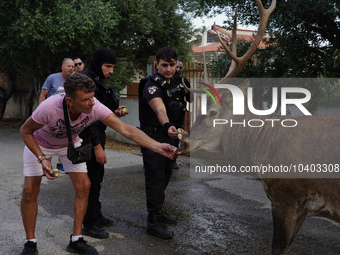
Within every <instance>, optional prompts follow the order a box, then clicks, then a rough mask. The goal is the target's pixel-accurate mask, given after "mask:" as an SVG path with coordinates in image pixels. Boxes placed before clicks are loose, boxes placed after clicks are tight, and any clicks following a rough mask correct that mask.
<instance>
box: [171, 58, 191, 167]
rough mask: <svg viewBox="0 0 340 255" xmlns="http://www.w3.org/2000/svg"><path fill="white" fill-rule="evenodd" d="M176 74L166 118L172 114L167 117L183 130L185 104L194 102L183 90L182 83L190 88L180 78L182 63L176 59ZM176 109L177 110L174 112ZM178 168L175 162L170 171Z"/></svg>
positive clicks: (183, 78)
mask: <svg viewBox="0 0 340 255" xmlns="http://www.w3.org/2000/svg"><path fill="white" fill-rule="evenodd" d="M176 71H177V72H176V73H175V74H174V76H173V79H174V82H175V84H176V86H175V87H174V88H172V89H171V91H170V92H171V94H172V98H173V99H174V101H172V102H171V103H170V104H169V105H168V108H169V110H170V111H169V113H168V116H169V115H171V114H173V115H174V116H169V117H170V118H171V119H173V122H172V123H174V124H175V126H176V128H182V129H183V124H184V115H185V112H186V111H187V109H186V104H187V102H189V103H191V102H192V101H193V100H194V97H193V95H192V93H190V92H188V91H186V90H185V89H184V86H183V83H185V85H186V86H187V87H188V88H190V83H189V81H188V80H187V79H186V78H185V77H183V76H182V71H183V61H182V60H180V59H177V68H176ZM176 109H177V110H176ZM186 133H187V132H186V131H185V130H183V135H185V134H186ZM178 144H179V140H178V139H176V140H175V143H174V144H173V145H174V146H176V147H178ZM178 168H179V166H178V164H177V162H176V159H175V161H174V162H173V164H172V169H178Z"/></svg>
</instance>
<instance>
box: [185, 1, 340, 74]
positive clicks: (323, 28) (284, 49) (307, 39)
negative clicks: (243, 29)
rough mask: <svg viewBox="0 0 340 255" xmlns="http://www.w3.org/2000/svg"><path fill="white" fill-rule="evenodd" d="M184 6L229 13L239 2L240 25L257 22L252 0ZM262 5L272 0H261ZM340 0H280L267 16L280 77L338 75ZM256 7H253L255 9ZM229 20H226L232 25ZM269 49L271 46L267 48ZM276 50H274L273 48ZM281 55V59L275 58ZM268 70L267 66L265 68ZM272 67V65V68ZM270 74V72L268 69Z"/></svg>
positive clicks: (190, 3)
mask: <svg viewBox="0 0 340 255" xmlns="http://www.w3.org/2000/svg"><path fill="white" fill-rule="evenodd" d="M183 2H184V3H183V4H184V6H185V8H187V10H190V11H193V12H194V13H195V14H196V15H201V14H202V13H203V14H207V15H209V14H211V13H212V11H214V12H215V13H225V14H226V17H232V16H233V15H234V14H233V10H235V7H236V4H239V11H238V17H239V21H240V23H241V24H243V25H257V24H258V22H259V15H258V12H257V6H256V1H253V0H251V1H250V0H229V1H225V0H207V1H203V0H194V1H185V0H183ZM262 2H263V4H264V5H265V7H268V6H269V5H270V4H271V1H262ZM339 8H340V2H339V1H330V0H317V1H316V0H296V1H287V0H282V1H278V2H277V7H276V9H275V11H274V13H273V14H272V15H271V17H270V19H269V23H268V25H267V30H268V32H270V33H271V34H272V35H273V36H275V38H274V39H275V44H276V51H279V52H281V54H278V55H274V54H272V58H273V59H274V61H273V62H274V63H275V62H276V63H277V64H280V63H281V65H283V66H284V67H285V69H282V66H279V65H277V66H276V67H277V68H278V69H280V70H281V73H278V72H277V70H275V74H273V75H280V76H281V77H318V76H327V77H339V75H340V67H339V66H336V65H335V63H334V60H335V59H334V54H335V51H336V49H339V48H340V40H339V37H340V9H339ZM255 10H256V11H255ZM231 22H232V20H231V19H229V20H226V23H225V24H226V26H227V27H229V28H231V27H232V26H231ZM267 50H268V51H269V50H272V48H269V49H267ZM276 53H277V52H276ZM276 57H277V58H279V59H280V63H279V62H278V61H276V60H275V58H276ZM268 70H270V69H268ZM272 70H274V69H272ZM267 75H269V76H271V73H267Z"/></svg>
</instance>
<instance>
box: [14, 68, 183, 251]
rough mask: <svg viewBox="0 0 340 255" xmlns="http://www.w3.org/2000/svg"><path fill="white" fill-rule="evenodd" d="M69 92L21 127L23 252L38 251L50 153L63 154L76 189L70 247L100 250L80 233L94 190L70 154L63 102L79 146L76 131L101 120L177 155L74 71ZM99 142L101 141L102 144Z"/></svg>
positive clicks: (140, 141) (40, 108)
mask: <svg viewBox="0 0 340 255" xmlns="http://www.w3.org/2000/svg"><path fill="white" fill-rule="evenodd" d="M64 88H65V92H66V96H65V95H64V94H59V95H55V96H51V97H49V98H48V99H46V100H45V101H43V102H42V103H41V104H40V105H39V106H38V108H37V109H36V110H35V111H34V112H33V114H32V116H31V117H30V118H28V120H27V121H26V122H25V124H24V125H23V126H22V127H21V129H20V134H21V136H22V138H23V140H24V142H25V144H26V146H25V149H24V176H25V182H24V188H23V193H22V200H21V214H22V219H23V224H24V228H25V232H26V239H27V240H26V243H25V247H24V250H23V252H22V254H23V255H25V254H38V250H37V243H36V239H35V225H36V217H37V213H38V202H37V197H38V194H39V188H40V183H41V180H42V176H43V174H45V175H46V177H47V178H48V179H55V178H56V177H54V176H53V171H52V167H51V162H50V161H49V160H48V157H51V156H59V157H60V159H61V161H62V163H63V164H64V167H65V170H66V172H67V173H68V175H69V176H70V178H71V181H72V184H73V187H74V190H75V199H74V207H73V208H74V223H73V233H72V234H71V236H70V243H69V245H68V246H67V248H66V250H67V251H69V252H75V253H80V254H98V252H97V250H96V249H95V248H94V247H92V246H90V245H88V244H87V243H86V242H85V241H84V239H83V237H82V235H81V231H82V222H83V218H84V215H85V212H86V208H87V199H88V194H89V189H90V185H91V183H90V181H89V179H88V175H87V170H86V164H85V163H79V164H72V162H71V161H70V160H69V159H68V158H67V146H68V138H67V132H66V126H65V119H64V113H63V100H64V97H65V100H66V103H67V105H68V113H69V121H70V126H71V134H72V140H73V142H74V144H75V147H77V146H80V145H81V139H80V138H79V136H78V134H79V133H80V132H81V131H83V130H84V129H85V128H86V127H87V126H89V125H91V124H92V123H93V122H95V121H97V120H100V121H102V122H103V123H104V124H105V125H107V126H108V127H110V128H112V129H114V130H116V131H117V132H119V133H121V134H122V135H123V136H125V137H126V138H128V139H131V140H133V141H134V142H136V143H138V144H140V145H141V146H143V147H146V148H148V149H150V150H152V151H155V152H157V153H160V154H162V155H164V156H166V157H168V158H170V159H174V158H176V156H177V155H176V153H175V152H174V151H175V150H176V148H175V147H174V146H172V145H170V144H165V143H159V142H157V141H155V140H153V139H151V138H149V137H148V136H147V135H145V134H144V133H143V132H142V131H140V130H139V129H137V128H135V127H133V126H130V125H126V124H124V123H123V122H122V121H120V120H119V119H118V118H117V117H115V115H114V114H113V113H112V111H111V110H109V109H108V108H107V107H106V106H104V105H103V104H101V103H100V102H99V101H98V100H97V99H96V98H95V97H94V96H93V95H94V90H95V84H94V82H93V81H92V80H91V79H90V78H88V77H87V76H85V75H80V74H74V75H72V76H70V77H68V78H67V79H66V81H65V83H64ZM98 146H100V144H99V145H98Z"/></svg>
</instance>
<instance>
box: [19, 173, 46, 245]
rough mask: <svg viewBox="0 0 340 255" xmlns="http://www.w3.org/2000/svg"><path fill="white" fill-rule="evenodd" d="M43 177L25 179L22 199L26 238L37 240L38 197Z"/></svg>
mask: <svg viewBox="0 0 340 255" xmlns="http://www.w3.org/2000/svg"><path fill="white" fill-rule="evenodd" d="M41 178H42V176H29V177H25V183H24V188H23V192H22V198H21V216H22V221H23V224H24V228H25V232H26V238H27V239H34V238H35V224H36V220H37V214H38V201H37V197H38V194H39V190H40V183H41Z"/></svg>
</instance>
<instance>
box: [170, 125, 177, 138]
mask: <svg viewBox="0 0 340 255" xmlns="http://www.w3.org/2000/svg"><path fill="white" fill-rule="evenodd" d="M168 136H169V137H170V138H171V139H177V138H178V131H177V129H176V127H175V126H171V127H169V129H168Z"/></svg>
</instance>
